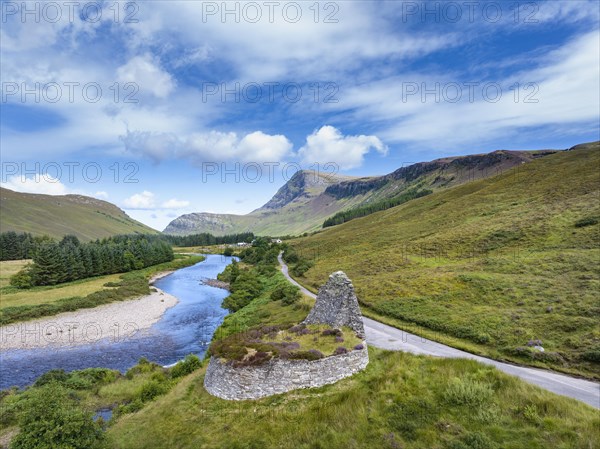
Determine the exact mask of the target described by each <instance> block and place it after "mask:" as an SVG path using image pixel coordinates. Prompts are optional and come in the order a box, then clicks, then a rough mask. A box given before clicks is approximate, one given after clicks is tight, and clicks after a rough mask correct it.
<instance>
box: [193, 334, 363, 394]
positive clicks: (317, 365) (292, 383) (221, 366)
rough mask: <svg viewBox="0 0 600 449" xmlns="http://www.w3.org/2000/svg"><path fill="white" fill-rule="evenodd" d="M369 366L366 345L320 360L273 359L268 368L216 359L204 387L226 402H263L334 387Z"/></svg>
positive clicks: (267, 365)
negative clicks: (305, 390)
mask: <svg viewBox="0 0 600 449" xmlns="http://www.w3.org/2000/svg"><path fill="white" fill-rule="evenodd" d="M368 363H369V353H368V351H367V349H366V345H365V346H364V349H355V350H353V351H350V352H348V353H346V354H342V355H336V356H331V357H326V358H324V359H319V360H311V361H309V360H281V359H273V360H270V361H269V362H267V363H265V364H264V365H260V366H249V367H242V368H234V367H233V365H232V364H231V363H228V362H227V361H224V360H220V359H218V358H217V357H212V358H211V359H210V363H209V365H208V368H207V369H206V375H205V376H204V388H206V391H208V392H209V393H210V394H212V395H213V396H217V397H219V398H222V399H229V400H234V401H241V400H245V399H260V398H264V397H267V396H271V395H274V394H280V393H285V392H287V391H291V390H296V389H299V388H316V387H322V386H323V385H329V384H333V383H335V382H337V381H339V380H341V379H343V378H345V377H348V376H352V375H353V374H355V373H358V372H359V371H362V370H363V369H365V367H366V366H367V365H368Z"/></svg>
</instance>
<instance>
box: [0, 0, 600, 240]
mask: <svg viewBox="0 0 600 449" xmlns="http://www.w3.org/2000/svg"><path fill="white" fill-rule="evenodd" d="M0 3H1V6H2V20H1V23H0V25H1V27H2V28H1V30H0V33H1V34H0V38H1V39H0V41H1V42H0V46H1V54H0V56H1V61H0V62H1V68H0V75H1V78H2V100H1V103H0V106H1V110H0V113H1V117H0V131H1V137H0V145H1V151H2V179H1V180H0V182H1V183H2V185H3V186H5V187H7V188H11V189H14V190H20V191H27V192H37V193H49V194H65V193H80V194H86V195H91V196H95V197H98V198H101V199H106V200H108V201H111V202H113V203H115V204H117V205H118V206H120V207H121V208H123V209H125V210H126V211H127V213H128V214H130V215H131V216H132V217H134V218H136V219H139V220H141V221H143V222H144V223H147V224H149V225H150V226H153V227H155V228H157V229H163V228H164V227H165V226H166V225H167V224H168V222H169V221H170V220H172V219H173V218H175V217H176V216H178V215H181V214H183V213H189V212H201V211H208V212H218V213H247V212H250V211H251V210H253V209H256V208H258V207H260V206H261V205H262V204H264V203H265V202H266V201H268V199H269V198H270V197H271V196H272V195H273V194H274V193H275V192H276V190H277V189H278V188H279V187H280V186H281V185H282V184H283V183H284V182H285V180H286V179H289V177H290V176H291V175H292V174H293V173H294V171H295V170H297V169H298V168H300V167H301V168H319V169H320V170H323V171H327V172H332V171H337V172H340V173H343V174H349V175H357V176H365V175H374V174H385V173H388V172H391V171H393V170H395V169H397V168H398V167H401V166H403V165H407V164H410V163H414V162H419V161H424V160H431V159H435V158H438V157H444V156H450V155H460V154H472V153H481V152H489V151H493V150H496V149H538V148H568V147H570V146H572V145H574V144H577V143H581V142H585V141H591V140H598V139H599V132H600V131H599V120H600V88H599V82H598V79H600V56H599V55H600V31H599V9H600V6H599V3H598V2H597V1H595V0H592V1H571V0H570V1H564V2H563V1H538V2H521V3H520V4H519V3H516V2H512V1H511V2H504V1H500V2H471V3H469V2H445V1H433V2H412V1H411V2H406V1H405V2H402V1H393V2H378V1H369V2H360V1H352V2H349V1H340V2H312V1H311V2H286V1H281V2H276V4H269V3H268V2H267V3H265V2H262V1H258V2H228V3H227V4H224V3H222V2H201V1H179V2H177V1H169V2H167V1H151V2H112V1H108V2H97V3H94V2H81V3H77V2H74V3H73V4H68V5H66V4H65V3H63V2H45V3H44V2H26V4H25V8H24V7H23V5H24V4H23V3H22V2H7V1H2V2H0ZM224 5H225V8H224ZM516 5H517V6H518V7H516ZM257 169H259V170H260V171H261V172H260V173H258V172H257ZM36 175H37V176H36Z"/></svg>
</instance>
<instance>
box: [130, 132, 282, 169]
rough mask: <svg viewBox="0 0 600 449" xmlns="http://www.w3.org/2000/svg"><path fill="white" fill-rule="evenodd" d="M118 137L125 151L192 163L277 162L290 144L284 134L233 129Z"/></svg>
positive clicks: (135, 134)
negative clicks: (185, 134)
mask: <svg viewBox="0 0 600 449" xmlns="http://www.w3.org/2000/svg"><path fill="white" fill-rule="evenodd" d="M121 140H122V141H123V142H124V143H125V146H126V148H127V150H129V151H131V152H133V153H138V154H142V155H144V156H148V157H150V158H152V159H153V160H155V161H161V160H164V159H168V158H179V159H189V160H192V161H194V162H202V161H229V160H234V161H242V162H278V161H281V160H282V159H284V158H285V157H287V156H290V155H291V154H292V153H291V151H292V147H293V145H292V143H291V142H290V141H289V140H288V138H287V137H285V136H283V135H269V134H265V133H263V132H262V131H254V132H252V133H249V134H246V135H244V136H238V134H237V133H235V132H227V133H226V132H221V131H208V132H196V133H191V134H189V135H187V136H184V137H183V138H181V137H178V136H177V135H175V134H172V133H151V132H145V131H128V132H127V134H126V135H123V136H121Z"/></svg>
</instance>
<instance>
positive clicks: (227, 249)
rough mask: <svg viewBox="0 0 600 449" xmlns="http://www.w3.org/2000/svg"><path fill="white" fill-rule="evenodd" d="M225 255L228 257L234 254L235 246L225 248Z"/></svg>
mask: <svg viewBox="0 0 600 449" xmlns="http://www.w3.org/2000/svg"><path fill="white" fill-rule="evenodd" d="M223 255H224V256H227V257H231V256H233V248H232V247H231V246H228V247H227V248H225V250H224V251H223Z"/></svg>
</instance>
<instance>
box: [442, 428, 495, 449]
mask: <svg viewBox="0 0 600 449" xmlns="http://www.w3.org/2000/svg"><path fill="white" fill-rule="evenodd" d="M448 447H449V449H496V448H497V447H498V445H497V444H496V443H494V442H493V441H492V440H490V439H489V438H488V437H487V436H486V435H485V434H483V433H480V432H473V433H468V434H467V435H465V436H464V437H462V438H461V441H453V442H452V443H450V444H449V446H448Z"/></svg>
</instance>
